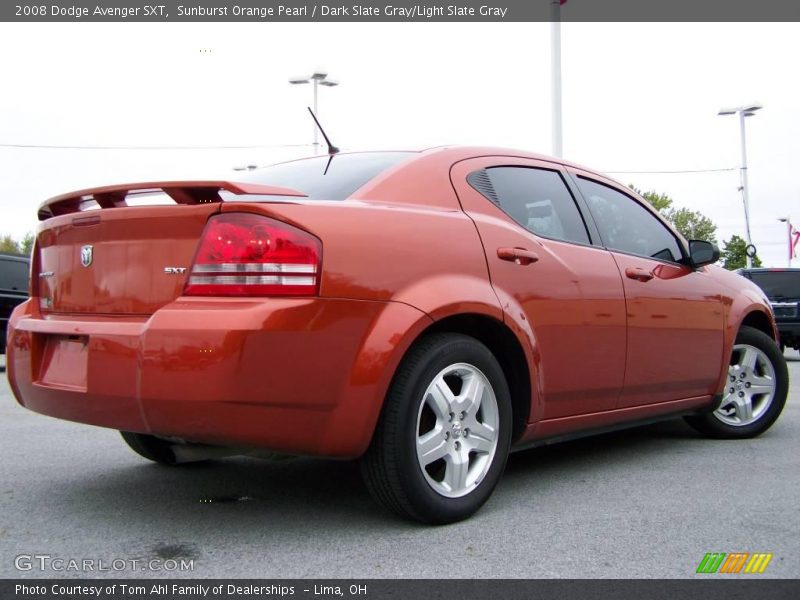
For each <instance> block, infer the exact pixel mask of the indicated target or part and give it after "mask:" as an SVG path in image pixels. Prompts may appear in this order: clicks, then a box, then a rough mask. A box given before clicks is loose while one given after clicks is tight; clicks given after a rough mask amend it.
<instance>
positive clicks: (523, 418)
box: [7, 148, 788, 523]
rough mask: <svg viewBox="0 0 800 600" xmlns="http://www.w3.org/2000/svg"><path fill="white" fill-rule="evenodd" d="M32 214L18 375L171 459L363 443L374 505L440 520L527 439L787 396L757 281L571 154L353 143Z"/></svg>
mask: <svg viewBox="0 0 800 600" xmlns="http://www.w3.org/2000/svg"><path fill="white" fill-rule="evenodd" d="M39 218H40V220H41V224H40V226H39V230H38V234H37V238H36V245H35V248H34V252H33V260H32V266H31V268H32V283H31V298H30V300H28V301H27V302H25V303H23V304H21V305H20V306H19V307H17V309H16V310H15V311H14V313H13V315H12V318H11V321H10V324H9V329H8V360H7V363H8V377H9V380H10V382H11V386H12V389H13V391H14V394H15V395H16V397H17V399H18V400H19V402H20V403H21V404H23V405H24V406H25V407H27V408H29V409H31V410H34V411H37V412H40V413H43V414H47V415H51V416H54V417H59V418H63V419H70V420H73V421H78V422H81V423H88V424H92V425H99V426H103V427H110V428H114V429H118V430H120V431H121V432H123V434H122V436H123V438H124V439H125V441H126V442H127V443H128V444H129V445H130V446H131V447H132V448H133V449H134V450H135V451H136V452H138V453H139V454H141V455H142V456H144V457H145V458H148V459H151V460H153V461H156V462H159V463H165V464H176V463H181V462H186V461H191V460H200V459H206V458H210V457H215V456H220V455H222V454H225V453H229V454H235V453H248V452H253V451H256V450H260V449H262V450H263V449H267V450H270V451H274V452H280V453H288V454H306V455H317V456H326V457H337V458H358V459H360V461H361V464H362V470H363V474H364V478H365V480H366V483H367V486H368V487H369V489H370V491H371V492H372V493H373V495H374V496H375V498H376V499H377V500H378V501H379V502H381V503H382V504H383V505H385V506H386V507H388V508H389V509H391V510H393V511H395V512H397V513H399V514H401V515H403V516H406V517H410V518H413V519H418V520H421V521H424V522H429V523H447V522H453V521H457V520H459V519H463V518H466V517H468V516H469V515H471V514H472V513H474V512H475V511H476V510H477V509H478V508H480V506H481V505H482V504H483V503H484V502H485V501H486V500H487V499H488V498H489V496H490V494H491V493H492V490H493V489H494V487H495V485H496V484H497V482H498V480H499V478H500V475H501V473H502V471H503V468H504V465H505V462H506V457H507V455H508V452H509V450H511V449H519V448H525V447H530V446H535V445H538V444H543V443H550V442H552V441H555V440H558V439H565V438H568V437H574V436H579V435H586V434H589V433H592V432H597V431H606V430H608V429H610V428H617V427H624V426H630V425H635V424H640V423H644V422H650V421H654V420H657V419H667V418H675V417H678V416H683V417H685V418H686V420H687V421H688V422H689V423H690V424H691V425H692V426H693V427H695V428H697V429H699V430H700V431H702V432H704V433H706V434H708V435H710V436H713V437H720V438H746V437H751V436H754V435H758V434H760V433H762V432H764V431H765V430H767V429H768V428H769V427H770V426H771V425H772V424H773V423H774V421H775V420H776V419H777V418H778V415H779V414H780V412H781V410H782V408H783V405H784V403H785V400H786V394H787V389H788V375H787V369H786V364H785V362H784V359H783V356H782V354H781V353H780V351H779V349H778V347H777V345H776V339H777V334H776V329H775V322H774V318H773V315H772V311H771V309H770V305H769V302H768V301H767V299H766V298H765V296H764V294H763V292H762V291H761V290H760V289H759V288H758V287H756V286H755V285H754V284H752V283H751V282H749V281H747V280H746V279H744V278H742V277H740V276H738V275H736V274H734V273H730V272H728V271H725V270H724V269H722V268H720V267H717V266H713V263H714V262H716V261H717V259H718V257H719V252H718V250H717V249H716V247H715V246H713V245H712V244H710V243H708V242H704V241H697V240H693V241H686V240H684V239H683V238H682V237H681V236H680V235H679V234H678V233H677V232H675V231H674V230H673V229H672V228H671V227H670V225H669V224H668V223H666V222H665V221H664V220H663V219H662V218H661V217H660V216H659V215H658V213H656V212H655V211H654V210H653V209H652V208H651V207H650V206H649V205H648V204H647V202H645V201H644V200H643V199H642V198H641V197H639V196H637V195H636V194H635V193H633V192H632V191H631V190H630V189H628V188H626V187H625V186H622V185H620V184H619V183H616V182H614V181H612V180H609V179H608V178H606V177H604V176H602V175H600V174H598V173H595V172H592V171H589V170H587V169H585V168H582V167H579V166H577V165H574V164H570V163H567V162H564V161H561V160H556V159H552V158H548V157H543V156H538V155H533V154H528V153H524V152H518V151H508V150H500V149H493V148H438V149H432V150H427V151H424V152H369V153H353V154H340V155H331V156H324V157H316V158H310V159H305V160H299V161H294V162H288V163H282V164H278V165H273V166H271V167H266V168H264V169H260V170H257V171H254V172H251V173H248V174H247V175H245V176H243V177H242V178H241V179H240V180H238V181H183V182H150V183H137V184H129V185H113V186H107V187H101V188H95V189H90V190H82V191H78V192H73V193H70V194H65V195H62V196H59V197H56V198H53V199H51V200H49V201H47V202H45V203H44V204H43V205H42V206H41V208H40V209H39Z"/></svg>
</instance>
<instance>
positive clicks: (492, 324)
mask: <svg viewBox="0 0 800 600" xmlns="http://www.w3.org/2000/svg"><path fill="white" fill-rule="evenodd" d="M443 332H449V333H461V334H463V335H468V336H470V337H473V338H475V339H476V340H478V341H479V342H481V343H482V344H483V345H484V346H486V347H487V348H488V349H489V350H490V351H491V352H492V354H494V357H495V358H496V359H497V362H499V363H500V367H501V368H502V369H503V374H504V375H505V376H506V381H507V382H508V388H509V391H510V392H511V410H512V412H513V415H512V419H513V423H514V427H513V431H512V437H511V439H512V442H513V441H515V440H517V439H518V438H519V436H520V435H522V432H523V431H524V430H525V426H526V425H527V423H528V416H529V414H530V409H531V379H530V371H529V370H528V361H527V360H526V359H525V352H524V351H523V350H522V346H521V345H520V343H519V341H518V340H517V338H516V337H515V336H514V334H513V333H512V332H511V330H510V329H509V328H508V327H506V325H504V324H503V323H502V322H501V321H498V320H496V319H493V318H492V317H487V316H485V315H476V314H462V315H454V316H452V317H447V318H444V319H442V320H440V321H437V322H436V323H434V324H433V325H431V326H430V327H428V329H426V330H425V331H424V332H423V333H422V335H425V334H427V333H443Z"/></svg>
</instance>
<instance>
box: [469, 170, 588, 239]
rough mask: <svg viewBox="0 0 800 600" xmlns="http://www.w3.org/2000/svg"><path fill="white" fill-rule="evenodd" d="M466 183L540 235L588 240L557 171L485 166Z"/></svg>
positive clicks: (572, 200) (576, 209) (570, 196)
mask: <svg viewBox="0 0 800 600" xmlns="http://www.w3.org/2000/svg"><path fill="white" fill-rule="evenodd" d="M467 181H468V183H469V184H470V185H471V186H472V187H473V188H475V189H476V190H478V191H479V192H480V193H481V194H483V195H484V196H486V197H487V198H488V199H489V200H491V201H492V202H494V203H495V204H497V205H498V206H499V207H500V208H501V209H502V210H503V212H505V213H506V214H507V215H508V216H510V217H511V218H512V219H514V220H515V221H516V222H517V223H519V224H520V225H522V226H523V227H524V228H525V229H527V230H529V231H531V232H533V233H535V234H537V235H541V236H544V237H548V238H553V239H557V240H565V241H568V242H577V243H580V244H588V243H589V234H588V233H587V231H586V225H585V224H584V223H583V218H582V217H581V214H580V212H579V211H578V207H577V205H576V204H575V199H574V198H573V197H572V194H570V192H569V189H567V186H566V184H565V183H564V180H563V179H562V178H561V175H560V174H559V173H558V172H557V171H548V170H547V169H534V168H531V167H489V168H488V169H485V170H481V171H476V172H474V173H471V174H470V175H469V177H468V178H467Z"/></svg>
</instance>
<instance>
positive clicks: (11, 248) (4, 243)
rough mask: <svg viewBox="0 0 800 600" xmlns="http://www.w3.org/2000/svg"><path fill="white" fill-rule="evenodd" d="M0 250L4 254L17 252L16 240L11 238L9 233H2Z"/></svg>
mask: <svg viewBox="0 0 800 600" xmlns="http://www.w3.org/2000/svg"><path fill="white" fill-rule="evenodd" d="M0 252H5V253H6V254H19V246H18V245H17V242H16V240H14V238H12V237H11V236H10V235H4V236H3V237H0Z"/></svg>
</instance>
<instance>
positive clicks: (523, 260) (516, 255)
mask: <svg viewBox="0 0 800 600" xmlns="http://www.w3.org/2000/svg"><path fill="white" fill-rule="evenodd" d="M497 258H499V259H501V260H508V261H511V262H514V263H517V264H518V265H523V266H524V265H529V264H531V263H535V262H536V261H537V260H539V255H538V254H536V252H532V251H530V250H526V249H525V248H498V249H497Z"/></svg>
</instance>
